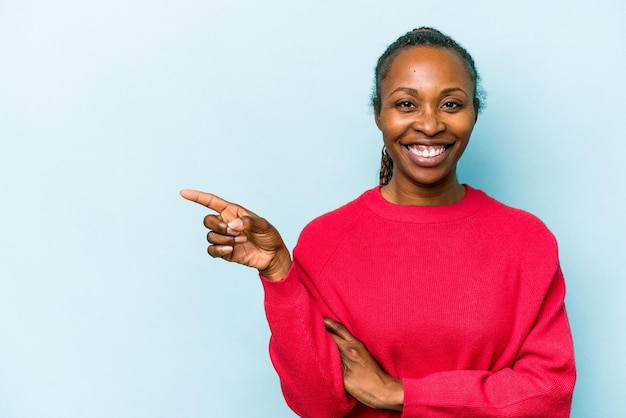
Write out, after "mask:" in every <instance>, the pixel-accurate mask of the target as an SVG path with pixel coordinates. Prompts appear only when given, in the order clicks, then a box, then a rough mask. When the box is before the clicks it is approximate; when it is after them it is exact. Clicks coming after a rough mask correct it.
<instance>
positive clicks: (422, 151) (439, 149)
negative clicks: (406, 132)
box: [407, 145, 446, 158]
mask: <svg viewBox="0 0 626 418" xmlns="http://www.w3.org/2000/svg"><path fill="white" fill-rule="evenodd" d="M407 148H408V149H409V151H411V152H412V153H413V154H415V155H417V156H418V157H426V158H432V157H436V156H438V155H441V154H443V152H444V151H445V150H446V147H445V145H440V146H426V145H409V146H408V147H407Z"/></svg>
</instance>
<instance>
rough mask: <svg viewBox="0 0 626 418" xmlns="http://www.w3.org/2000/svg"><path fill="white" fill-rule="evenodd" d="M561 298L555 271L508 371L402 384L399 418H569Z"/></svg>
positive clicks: (568, 358) (570, 385)
mask: <svg viewBox="0 0 626 418" xmlns="http://www.w3.org/2000/svg"><path fill="white" fill-rule="evenodd" d="M564 297H565V284H564V280H563V275H562V273H561V270H560V269H558V268H557V271H556V272H555V273H554V276H553V278H552V281H551V283H550V285H549V287H548V289H547V292H546V293H545V297H544V298H543V301H542V304H541V306H540V308H539V311H538V314H537V317H536V320H535V323H534V326H533V327H532V329H531V330H530V332H529V333H528V335H527V337H526V339H525V341H524V342H523V344H522V345H521V347H520V349H519V351H518V354H517V356H516V359H515V361H514V362H513V364H511V366H510V367H508V368H504V369H501V370H498V371H495V372H488V371H481V370H458V371H446V372H440V373H434V374H431V375H429V376H425V377H423V378H418V379H403V383H404V389H405V405H404V416H406V417H414V416H450V415H454V414H458V413H464V414H467V415H471V416H484V417H490V416H494V417H495V416H499V417H535V416H542V417H554V418H556V417H569V413H570V408H571V400H572V392H573V389H574V383H575V379H576V370H575V365H574V350H573V345H572V337H571V333H570V328H569V323H568V320H567V315H566V312H565V306H564ZM429 414H431V415H429Z"/></svg>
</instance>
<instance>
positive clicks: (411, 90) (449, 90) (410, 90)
mask: <svg viewBox="0 0 626 418" xmlns="http://www.w3.org/2000/svg"><path fill="white" fill-rule="evenodd" d="M398 91H403V92H405V93H409V94H418V93H419V92H418V91H417V89H414V88H411V87H398V88H397V89H395V90H394V91H392V92H391V93H390V94H389V95H390V96H391V95H392V94H394V93H396V92H398ZM457 91H460V92H461V93H463V94H465V95H466V96H468V97H469V95H468V94H467V92H465V90H463V89H462V88H461V87H448V88H447V89H443V90H441V93H442V94H450V93H454V92H457Z"/></svg>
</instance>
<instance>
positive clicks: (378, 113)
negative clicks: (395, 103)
mask: <svg viewBox="0 0 626 418" xmlns="http://www.w3.org/2000/svg"><path fill="white" fill-rule="evenodd" d="M374 121H375V122H376V126H378V129H379V130H381V131H382V129H381V127H380V112H379V111H377V110H376V109H374Z"/></svg>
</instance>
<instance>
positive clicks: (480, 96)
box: [372, 26, 486, 185]
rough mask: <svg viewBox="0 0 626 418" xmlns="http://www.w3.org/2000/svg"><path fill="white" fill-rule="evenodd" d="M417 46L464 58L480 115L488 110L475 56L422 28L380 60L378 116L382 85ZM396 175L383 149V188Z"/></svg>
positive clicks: (376, 78) (376, 95) (376, 93)
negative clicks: (401, 58) (404, 54)
mask: <svg viewBox="0 0 626 418" xmlns="http://www.w3.org/2000/svg"><path fill="white" fill-rule="evenodd" d="M416 46H432V47H436V48H444V49H447V50H449V51H452V52H454V53H455V54H457V56H459V58H461V60H462V61H463V64H465V68H466V69H467V72H468V73H469V76H470V77H471V79H472V81H473V82H474V100H473V102H474V107H475V108H476V110H477V111H478V112H480V111H481V110H482V108H483V107H484V99H485V96H486V94H485V91H484V90H483V88H482V86H481V84H480V75H479V74H478V71H477V70H476V64H474V59H473V58H472V56H471V55H470V54H469V53H468V52H467V50H465V48H463V47H462V46H461V45H459V44H458V43H457V42H456V41H455V40H454V39H452V38H450V37H449V36H448V35H446V34H444V33H442V32H440V31H439V30H437V29H433V28H429V27H426V26H422V27H420V28H418V29H413V30H412V31H410V32H407V33H406V34H405V35H402V36H401V37H399V38H398V39H396V41H395V42H394V43H392V44H391V45H389V46H388V47H387V49H386V50H385V52H383V54H382V55H381V56H380V58H378V63H377V64H376V69H375V71H374V89H373V92H372V106H373V107H374V112H376V113H377V114H378V113H380V107H381V99H380V84H381V83H382V81H383V80H384V79H385V78H386V77H387V74H388V73H389V68H390V67H391V64H392V62H393V60H394V58H395V57H396V56H397V55H398V54H399V53H400V52H402V51H404V50H405V49H408V48H413V47H416ZM392 175H393V160H392V159H391V157H390V156H389V153H388V152H387V149H386V148H385V147H383V151H382V158H381V164H380V184H381V185H386V184H389V181H390V180H391V177H392Z"/></svg>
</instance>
